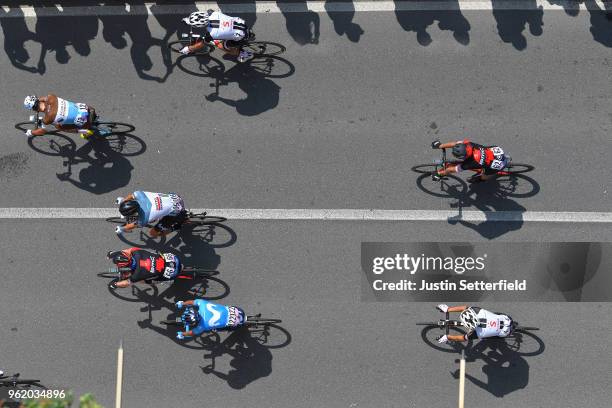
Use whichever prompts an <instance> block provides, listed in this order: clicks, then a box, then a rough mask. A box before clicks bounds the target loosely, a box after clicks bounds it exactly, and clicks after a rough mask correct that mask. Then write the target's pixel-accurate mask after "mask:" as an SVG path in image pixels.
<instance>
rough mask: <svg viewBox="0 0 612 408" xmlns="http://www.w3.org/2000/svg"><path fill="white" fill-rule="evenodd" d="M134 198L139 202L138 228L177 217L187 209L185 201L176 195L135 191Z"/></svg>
mask: <svg viewBox="0 0 612 408" xmlns="http://www.w3.org/2000/svg"><path fill="white" fill-rule="evenodd" d="M134 198H135V199H136V201H138V204H139V205H140V209H139V210H138V226H139V227H144V226H145V225H147V224H154V223H156V222H158V221H159V220H161V219H162V218H164V217H166V216H176V215H179V214H180V213H181V211H183V210H184V209H185V203H184V202H183V199H182V198H181V197H180V196H179V195H178V194H175V193H168V194H163V193H150V192H148V191H134Z"/></svg>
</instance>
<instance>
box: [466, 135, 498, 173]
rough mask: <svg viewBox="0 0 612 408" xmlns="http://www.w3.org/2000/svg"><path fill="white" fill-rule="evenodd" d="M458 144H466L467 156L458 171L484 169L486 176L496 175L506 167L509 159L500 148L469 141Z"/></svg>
mask: <svg viewBox="0 0 612 408" xmlns="http://www.w3.org/2000/svg"><path fill="white" fill-rule="evenodd" d="M457 143H463V144H465V149H466V151H467V156H466V158H465V160H464V161H463V162H462V163H461V165H459V166H458V170H474V169H483V170H484V172H485V174H494V173H497V172H498V171H500V170H502V169H503V168H504V167H506V165H507V164H508V163H507V158H506V155H505V154H504V150H503V149H502V148H501V147H499V146H483V145H479V144H477V143H472V142H470V141H469V140H468V139H465V140H459V141H458V142H457Z"/></svg>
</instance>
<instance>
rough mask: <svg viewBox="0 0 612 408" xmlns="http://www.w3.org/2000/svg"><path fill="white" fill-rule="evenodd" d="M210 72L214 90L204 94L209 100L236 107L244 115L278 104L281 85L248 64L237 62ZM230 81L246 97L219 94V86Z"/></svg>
mask: <svg viewBox="0 0 612 408" xmlns="http://www.w3.org/2000/svg"><path fill="white" fill-rule="evenodd" d="M211 74H212V76H213V77H214V78H215V83H214V84H211V87H214V88H215V91H214V92H213V93H211V94H209V95H207V96H206V99H207V100H208V101H209V102H217V101H219V102H222V103H224V104H226V105H228V106H231V107H234V108H236V111H237V112H238V113H239V114H241V115H244V116H255V115H259V114H261V113H264V112H266V111H269V110H271V109H274V108H276V107H277V106H278V102H279V99H280V89H281V87H280V86H278V85H277V84H276V83H274V81H272V80H271V79H269V78H266V77H265V75H264V74H262V73H260V72H259V71H257V70H256V69H253V68H252V67H251V65H250V64H237V65H235V66H233V67H232V68H231V69H229V70H227V71H222V70H215V71H211ZM230 83H236V84H238V87H239V88H240V90H241V91H243V92H244V93H245V94H246V97H245V98H244V99H239V100H233V99H229V98H224V97H223V96H221V95H220V92H219V89H220V86H221V85H228V84H230Z"/></svg>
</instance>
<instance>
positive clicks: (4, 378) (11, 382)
mask: <svg viewBox="0 0 612 408" xmlns="http://www.w3.org/2000/svg"><path fill="white" fill-rule="evenodd" d="M19 376H20V374H19V373H15V374H11V375H0V387H10V388H16V387H25V388H29V387H31V386H36V387H42V384H40V380H26V379H23V378H20V377H19Z"/></svg>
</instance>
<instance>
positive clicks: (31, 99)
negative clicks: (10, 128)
mask: <svg viewBox="0 0 612 408" xmlns="http://www.w3.org/2000/svg"><path fill="white" fill-rule="evenodd" d="M36 106H38V98H37V97H36V95H28V96H26V97H25V99H24V100H23V107H24V108H26V109H27V110H34V108H35V107H36Z"/></svg>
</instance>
